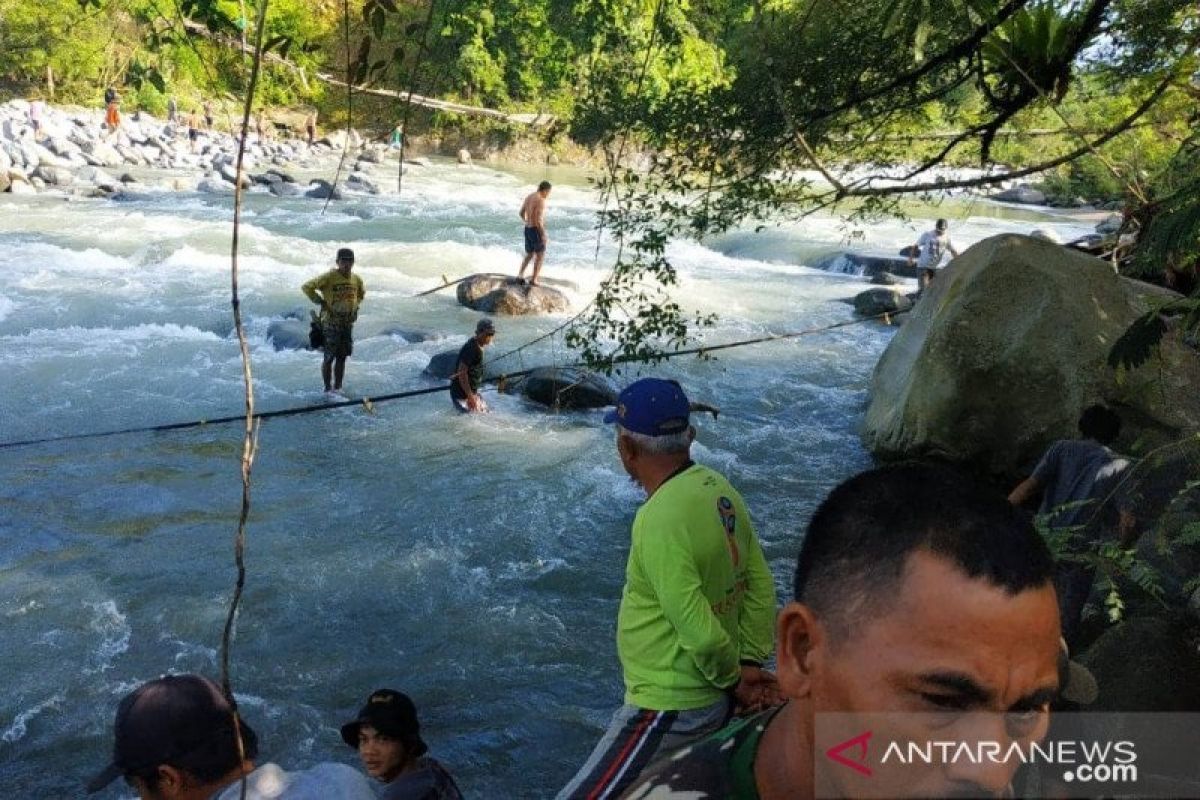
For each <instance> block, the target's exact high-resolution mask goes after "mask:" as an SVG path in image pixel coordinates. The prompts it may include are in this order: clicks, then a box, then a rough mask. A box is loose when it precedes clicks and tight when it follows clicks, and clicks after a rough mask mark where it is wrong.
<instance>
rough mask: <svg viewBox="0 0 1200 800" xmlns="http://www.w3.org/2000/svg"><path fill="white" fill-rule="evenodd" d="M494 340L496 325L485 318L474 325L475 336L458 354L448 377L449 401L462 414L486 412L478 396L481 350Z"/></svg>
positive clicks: (480, 382) (485, 406)
mask: <svg viewBox="0 0 1200 800" xmlns="http://www.w3.org/2000/svg"><path fill="white" fill-rule="evenodd" d="M495 338H496V325H495V323H493V322H492V321H491V320H490V319H488V318H487V317H484V318H483V319H481V320H479V322H478V324H476V325H475V335H474V336H473V337H471V338H470V339H468V340H467V343H466V344H464V345H463V346H462V350H460V351H459V352H458V365H457V366H456V367H455V369H454V374H453V375H452V376H450V400H451V401H452V402H453V403H454V407H455V408H457V409H458V410H459V411H462V412H479V411H487V410H488V408H487V403H485V402H483V398H482V397H480V395H479V387H480V386H481V385H482V384H483V348H485V347H487V346H488V345H489V344H491V343H492V340H493V339H495Z"/></svg>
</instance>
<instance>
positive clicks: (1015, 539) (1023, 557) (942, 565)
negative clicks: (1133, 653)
mask: <svg viewBox="0 0 1200 800" xmlns="http://www.w3.org/2000/svg"><path fill="white" fill-rule="evenodd" d="M1053 570H1054V564H1053V560H1052V559H1051V556H1050V552H1049V550H1048V549H1047V548H1046V544H1045V542H1043V541H1042V539H1041V537H1040V536H1038V534H1037V532H1036V531H1035V530H1034V529H1033V526H1032V524H1031V523H1030V520H1029V518H1028V515H1026V514H1024V513H1023V512H1021V511H1020V510H1019V509H1016V508H1013V507H1012V506H1011V505H1009V504H1008V503H1006V502H1005V500H1004V497H1003V496H1001V495H999V494H997V493H996V492H994V491H993V490H991V489H990V488H988V487H987V486H985V485H983V484H980V483H978V482H977V481H974V480H972V479H970V478H967V477H965V476H962V475H960V474H958V473H956V472H955V471H953V470H951V469H950V468H948V467H943V466H929V465H921V464H901V465H893V466H888V467H883V468H880V469H874V470H870V471H868V472H865V473H863V474H861V475H858V476H855V477H853V478H851V479H849V480H847V481H846V482H844V483H843V484H841V485H840V486H838V487H837V488H836V489H834V490H833V492H831V493H830V495H829V496H828V497H827V498H826V499H825V501H824V502H823V503H822V504H821V506H820V507H819V508H818V509H817V512H816V514H815V515H814V516H813V518H812V521H811V522H810V523H809V526H808V531H807V533H806V534H805V537H804V542H803V544H802V545H801V547H800V554H799V557H798V559H797V563H796V573H795V580H794V592H795V599H794V600H793V602H791V603H789V604H788V605H787V606H785V607H784V609H783V611H782V612H780V616H779V622H778V626H777V630H776V639H777V644H778V654H777V659H776V662H777V674H778V678H779V686H780V689H781V690H782V692H783V694H784V695H785V696H786V697H787V698H789V700H790V702H788V703H786V704H785V705H783V706H780V707H778V708H774V709H771V710H768V711H766V712H764V713H762V714H760V715H758V716H757V717H753V718H750V719H748V720H746V721H744V722H739V723H735V724H734V725H731V726H730V727H728V728H726V729H725V730H723V731H721V732H720V733H718V734H716V735H715V736H712V737H709V738H708V739H705V740H704V741H703V742H700V743H698V744H696V745H695V746H693V747H691V748H689V749H688V750H686V751H684V752H681V753H679V754H677V755H676V756H675V757H674V758H672V759H670V760H665V761H663V762H661V764H660V765H659V766H657V767H656V768H655V769H653V770H652V771H651V772H650V773H649V774H648V775H647V776H646V777H645V779H644V780H643V781H642V782H640V783H639V784H638V785H637V786H636V787H635V788H634V789H633V790H632V791H630V792H629V793H628V794H626V795H625V797H629V798H650V797H653V798H684V797H686V798H691V799H692V800H703V799H704V798H712V799H713V800H715V799H716V798H739V799H746V800H749V799H751V798H753V799H754V800H759V799H760V798H761V800H784V798H786V799H787V800H795V799H796V798H799V799H800V800H808V799H810V798H813V797H893V798H908V797H914V798H915V797H921V798H934V797H949V796H954V797H982V796H991V797H1002V796H1011V795H1007V792H1008V787H1009V783H1010V781H1011V780H1012V776H1013V773H1014V772H1015V771H1016V769H1017V767H1018V766H1020V760H1019V759H1016V758H1014V759H1011V760H1010V761H1005V762H1004V763H996V762H995V761H991V760H988V759H984V760H982V761H972V760H971V759H969V758H962V759H956V760H954V761H953V763H938V764H936V765H933V766H920V767H914V768H911V769H898V768H896V767H894V765H884V764H882V763H881V756H882V755H883V754H884V751H885V748H884V746H883V745H881V744H880V741H879V740H877V741H875V742H870V743H869V746H868V742H867V739H868V738H869V737H870V735H871V734H870V733H867V734H866V737H863V736H861V735H860V736H859V738H858V739H857V740H849V741H846V742H838V743H837V744H835V747H842V748H843V750H841V751H838V754H839V755H841V756H842V758H841V760H840V761H839V760H837V759H834V758H833V757H832V756H829V755H828V751H829V750H832V749H834V748H831V747H829V746H828V744H833V742H829V743H827V742H826V741H825V740H824V737H823V736H821V735H819V734H820V733H822V732H823V731H826V730H828V729H827V728H824V727H822V726H824V725H829V724H830V720H834V721H838V720H842V719H844V718H845V717H846V716H847V715H852V716H851V719H853V720H861V722H860V724H861V726H862V728H865V729H866V730H868V731H874V733H875V734H877V735H879V739H880V740H882V739H883V736H882V734H883V732H884V731H881V730H880V729H879V728H876V727H872V725H873V723H876V722H879V720H880V719H881V718H880V717H878V716H874V717H873V716H870V715H872V714H877V713H887V714H888V717H887V718H886V719H888V720H894V719H896V717H893V716H892V715H893V714H897V712H899V714H900V715H902V716H899V719H901V720H903V721H905V724H907V725H909V726H911V727H909V728H908V729H906V730H901V731H900V732H901V733H902V734H904V736H902V737H900V739H899V741H915V742H923V741H930V740H938V739H953V738H956V737H955V734H956V733H957V734H958V735H959V736H963V735H970V734H972V733H979V732H980V731H981V730H982V732H984V733H986V734H991V733H993V731H996V730H997V728H998V734H997V735H999V736H1001V737H1003V738H1004V740H1005V741H1009V740H1012V741H1022V742H1028V741H1033V740H1037V739H1040V738H1041V736H1042V735H1044V733H1045V730H1046V726H1047V721H1048V714H1049V711H1048V710H1049V705H1050V702H1051V700H1053V699H1054V697H1055V695H1056V693H1057V691H1058V688H1059V670H1058V668H1059V653H1060V646H1059V628H1058V613H1057V605H1056V602H1055V597H1054V585H1053V582H1052V576H1053ZM974 712H990V713H986V714H982V715H976V714H974ZM968 713H971V716H970V717H965V716H964V715H966V714H968ZM1005 715H1007V716H1005ZM963 720H968V722H963ZM980 720H982V723H981V722H979V721H980ZM1009 720H1011V722H1012V724H1013V725H1014V726H1019V728H1020V730H1019V735H1018V733H1017V732H1014V731H1013V730H1009V729H1006V728H1005V724H1006V722H1008V721H1009ZM939 721H940V724H941V725H942V726H946V725H948V724H949V725H952V726H954V727H953V728H952V729H951V730H940V729H937V728H935V727H933V726H934V725H936V724H939ZM960 724H961V725H965V726H966V727H965V728H963V727H959V725H960ZM972 724H974V725H976V726H979V725H982V726H983V727H982V728H979V727H971V726H972ZM862 728H859V729H857V730H853V733H861V730H862ZM905 736H907V737H909V738H905ZM893 741H896V739H893ZM856 742H858V743H860V744H861V749H859V748H858V745H857V744H855V743H856ZM846 748H849V749H846ZM848 761H853V762H856V766H859V765H861V766H862V771H860V770H858V769H854V768H852V767H848V766H846V764H847V762H848ZM872 769H873V770H874V773H873V775H874V777H866V774H865V773H867V772H871V770H872ZM864 771H865V772H864ZM885 779H886V781H887V782H886V783H884V782H883V781H884V780H885Z"/></svg>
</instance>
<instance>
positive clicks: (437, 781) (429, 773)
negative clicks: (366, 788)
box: [342, 689, 462, 800]
mask: <svg viewBox="0 0 1200 800" xmlns="http://www.w3.org/2000/svg"><path fill="white" fill-rule="evenodd" d="M342 740H343V741H345V742H346V744H348V745H350V746H351V747H353V748H354V749H356V750H358V755H359V757H360V758H362V762H363V768H364V769H366V771H367V774H368V775H370V776H371V777H372V778H374V779H375V780H377V781H380V782H382V783H383V784H384V788H383V793H382V794H381V795H380V800H462V794H461V793H460V792H459V790H458V786H456V785H455V783H454V779H453V778H452V777H450V773H448V772H446V770H445V768H444V767H442V765H441V764H439V763H438V762H437V761H435V760H434V759H432V758H430V757H429V756H427V755H425V754H426V753H427V752H428V750H429V748H428V747H427V746H426V745H425V742H424V741H423V740H422V739H421V724H420V722H418V721H417V707H416V706H415V705H413V701H412V700H411V699H409V697H408V695H406V694H404V693H403V692H397V691H395V690H394V689H378V690H376V691H374V692H372V693H371V696H370V697H368V698H367V703H366V705H364V706H363V707H362V708H361V709H360V710H359V712H358V716H357V717H356V718H355V719H354V721H353V722H347V723H346V724H345V725H343V726H342Z"/></svg>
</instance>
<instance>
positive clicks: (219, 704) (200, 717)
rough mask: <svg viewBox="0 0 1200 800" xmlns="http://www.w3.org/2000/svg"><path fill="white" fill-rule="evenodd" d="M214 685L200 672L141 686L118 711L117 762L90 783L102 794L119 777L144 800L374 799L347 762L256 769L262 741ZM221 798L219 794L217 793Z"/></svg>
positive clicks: (114, 760) (367, 787)
mask: <svg viewBox="0 0 1200 800" xmlns="http://www.w3.org/2000/svg"><path fill="white" fill-rule="evenodd" d="M236 730H238V731H239V732H240V734H241V736H240V738H241V746H240V751H241V752H239V745H238V736H236V735H235V733H234V731H235V727H234V720H233V708H232V707H231V706H230V704H229V702H228V700H227V699H226V697H225V695H224V694H223V693H222V691H221V688H220V687H219V686H217V684H215V683H213V682H212V681H210V680H208V679H207V678H202V677H200V676H199V675H167V676H165V677H162V678H158V679H156V680H152V681H149V682H147V683H144V684H142V685H141V686H139V687H138V688H137V689H135V690H134V691H132V692H131V693H129V694H128V695H126V696H125V698H124V699H123V700H121V704H120V705H119V706H118V707H117V717H116V723H115V725H114V744H113V759H112V763H111V764H109V766H108V767H107V768H106V769H105V770H104V771H103V772H101V773H100V774H99V775H97V776H96V777H95V778H93V779H92V781H91V782H89V783H88V785H87V791H88V793H89V794H90V793H93V792H98V791H100V790H101V789H103V788H104V787H106V786H108V785H109V784H110V783H112V782H113V781H114V780H116V779H117V778H121V777H123V778H124V779H125V781H126V782H127V783H128V784H129V785H130V786H131V787H132V788H133V790H134V791H136V792H137V794H138V797H139V798H141V800H236V798H239V797H240V796H241V782H242V778H243V777H245V780H246V797H247V798H248V800H270V799H271V798H278V800H326V798H334V797H336V798H339V799H340V800H373V798H374V793H373V792H372V791H371V784H370V783H368V782H367V780H366V778H364V777H363V776H362V775H360V774H359V773H358V772H357V771H355V770H354V769H353V768H351V767H348V766H346V765H345V764H318V765H317V766H315V767H312V768H311V769H308V770H300V771H295V772H287V771H285V770H282V769H280V768H279V767H278V766H276V765H275V764H264V765H262V766H261V767H257V768H256V767H255V766H254V759H256V758H257V757H258V737H257V736H256V735H255V733H254V731H253V730H252V729H251V728H250V726H249V725H247V724H246V722H245V720H242V719H239V720H238V724H237V728H236ZM218 793H219V794H218Z"/></svg>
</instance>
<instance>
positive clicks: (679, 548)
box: [617, 465, 775, 711]
mask: <svg viewBox="0 0 1200 800" xmlns="http://www.w3.org/2000/svg"><path fill="white" fill-rule="evenodd" d="M774 645H775V585H774V582H773V581H772V579H771V572H770V570H769V569H768V567H767V561H766V558H765V557H764V556H763V552H762V546H761V545H760V544H759V542H758V537H757V536H755V535H754V527H753V526H752V525H751V523H750V514H749V512H747V510H746V504H745V503H744V502H743V500H742V496H741V495H740V494H738V493H737V491H736V490H735V489H734V488H733V487H732V486H731V485H730V484H729V481H727V480H726V479H725V478H724V477H723V476H721V475H720V474H719V473H717V472H715V471H713V470H711V469H709V468H708V467H704V466H700V465H692V466H690V467H688V468H687V469H686V470H684V471H683V472H681V473H679V474H678V475H676V476H674V477H673V478H671V479H669V480H668V481H667V482H666V483H664V484H662V485H661V486H659V487H658V489H657V490H656V491H655V492H654V494H653V495H651V497H650V499H649V500H647V501H646V503H645V504H644V505H643V506H642V507H641V508H640V509H639V510H638V513H637V517H636V518H635V519H634V522H633V540H632V543H631V545H630V550H629V563H628V565H627V567H626V570H625V591H624V593H623V594H622V596H621V610H620V611H619V613H618V614H617V653H618V655H619V656H620V659H621V666H622V668H623V670H624V672H625V702H627V703H629V704H631V705H635V706H638V707H639V708H648V709H653V710H656V711H685V710H688V709H693V708H701V707H703V706H706V705H711V704H712V703H715V702H717V701H718V700H720V699H721V697H722V694H723V692H724V690H725V689H726V688H728V687H730V686H732V685H733V684H735V683H737V680H738V676H739V672H740V670H739V661H740V660H742V659H748V660H753V661H759V662H762V661H765V660H766V659H767V657H768V656H769V655H770V654H771V651H772V650H773V649H774Z"/></svg>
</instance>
